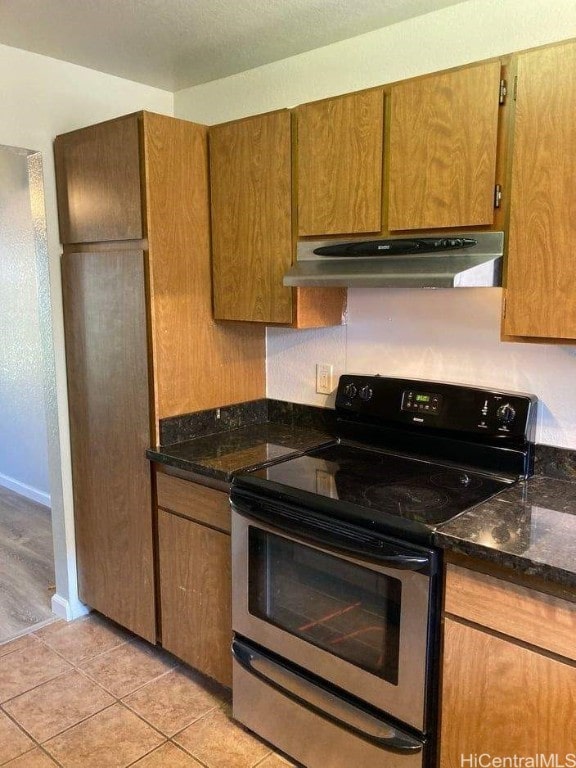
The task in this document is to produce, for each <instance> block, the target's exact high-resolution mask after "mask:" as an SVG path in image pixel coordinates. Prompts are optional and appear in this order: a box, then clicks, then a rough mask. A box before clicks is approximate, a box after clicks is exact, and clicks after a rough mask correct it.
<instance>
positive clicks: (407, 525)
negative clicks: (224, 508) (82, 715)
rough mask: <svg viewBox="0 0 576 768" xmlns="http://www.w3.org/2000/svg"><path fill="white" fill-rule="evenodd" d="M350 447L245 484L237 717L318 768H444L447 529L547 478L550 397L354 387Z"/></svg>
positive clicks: (237, 492) (237, 525) (372, 384)
mask: <svg viewBox="0 0 576 768" xmlns="http://www.w3.org/2000/svg"><path fill="white" fill-rule="evenodd" d="M336 413H337V419H338V425H339V437H338V438H337V439H335V440H334V442H333V443H332V444H329V445H324V446H322V447H320V448H318V449H315V450H312V451H309V452H308V453H306V454H305V455H303V456H299V457H297V458H291V459H288V460H285V461H282V462H280V463H278V464H275V465H273V466H270V467H268V468H266V469H262V470H258V471H255V472H253V473H248V474H245V475H240V476H238V477H236V478H235V479H234V481H233V483H232V492H231V502H232V576H233V586H232V590H233V615H232V619H233V629H234V633H235V634H234V643H233V654H234V678H233V712H234V717H236V718H237V719H238V720H239V721H240V722H242V723H244V724H245V725H247V726H248V727H249V728H251V729H252V730H253V731H255V732H256V733H258V734H260V735H261V736H262V737H264V738H265V739H267V740H268V741H270V742H271V743H272V744H274V745H275V746H276V747H278V748H280V749H282V750H283V751H285V752H286V753H287V754H289V755H291V756H292V757H293V758H294V759H296V760H298V761H299V762H301V763H303V764H304V765H306V766H307V767H308V768H356V767H357V768H424V767H426V768H430V767H431V766H434V765H435V756H436V751H437V740H436V736H437V695H438V656H439V653H438V651H439V630H440V620H439V616H440V601H441V568H440V566H441V562H440V560H441V553H440V552H439V551H437V550H435V549H434V547H433V545H432V536H433V533H434V531H435V530H436V529H437V528H438V527H440V526H442V525H443V524H444V523H446V522H447V521H448V520H451V519H453V518H454V517H455V516H457V515H459V514H461V513H463V512H465V511H466V510H468V509H470V508H471V507H473V506H474V505H476V504H479V503H480V502H482V501H484V500H486V499H487V498H489V497H490V496H492V495H493V494H495V493H498V492H499V491H500V490H502V489H504V488H506V487H507V486H509V485H510V484H512V483H515V482H517V481H518V479H519V478H520V477H524V476H527V475H530V474H531V473H532V470H533V450H534V427H535V416H536V398H535V397H534V396H532V395H526V394H519V393H510V392H498V391H493V390H484V389H479V388H475V387H465V386H460V385H453V384H444V383H439V382H431V381H420V380H407V379H393V378H386V377H381V376H352V375H347V376H342V377H341V379H340V382H339V386H338V393H337V397H336Z"/></svg>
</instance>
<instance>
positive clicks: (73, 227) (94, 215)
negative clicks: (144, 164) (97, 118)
mask: <svg viewBox="0 0 576 768" xmlns="http://www.w3.org/2000/svg"><path fill="white" fill-rule="evenodd" d="M54 155H55V162H56V182H57V189H58V218H59V220H60V240H61V242H62V243H63V244H67V243H94V242H101V241H106V240H139V239H141V238H142V237H144V232H143V224H142V199H141V189H140V140H139V120H138V115H128V116H127V117H124V118H120V119H118V120H111V121H109V122H106V123H100V124H98V125H93V126H91V127H89V128H82V129H81V130H79V131H73V132H72V133H66V134H63V135H62V136H58V137H57V138H56V141H55V143H54Z"/></svg>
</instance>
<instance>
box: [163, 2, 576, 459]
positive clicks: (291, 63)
mask: <svg viewBox="0 0 576 768" xmlns="http://www.w3.org/2000/svg"><path fill="white" fill-rule="evenodd" d="M570 37H576V2H574V0H470V1H469V2H467V3H462V4H459V5H455V6H452V7H449V8H445V9H443V10H441V11H437V12H435V13H432V14H428V15H427V16H422V17H419V18H416V19H411V20H409V21H405V22H402V23H400V24H397V25H394V26H392V27H388V28H385V29H381V30H377V31H375V32H371V33H369V34H367V35H362V36H361V37H357V38H355V39H351V40H346V41H343V42H341V43H336V44H334V45H331V46H327V47H325V48H321V49H317V50H315V51H311V52H309V53H305V54H302V55H300V56H294V57H292V58H290V59H285V60H284V61H280V62H276V63H274V64H269V65H267V66H264V67H260V68H258V69H253V70H250V71H248V72H244V73H241V74H239V75H234V76H232V77H228V78H224V79H222V80H217V81H214V82H212V83H207V84H204V85H200V86H196V87H194V88H189V89H186V90H184V91H180V92H178V93H176V94H175V114H176V115H177V116H178V117H183V118H186V119H190V120H197V121H199V122H204V123H208V124H213V123H219V122H223V121H226V120H232V119H235V118H238V117H242V116H244V115H248V114H257V113H259V112H266V111H268V110H272V109H277V108H280V107H290V106H295V105H296V104H299V103H302V102H305V101H311V100H314V99H319V98H323V97H326V96H331V95H335V94H338V93H346V92H348V91H354V90H358V89H361V88H366V87H370V86H373V85H377V84H381V83H386V82H393V81H395V80H400V79H403V78H406V77H411V76H415V75H419V74H424V73H426V72H433V71H437V70H440V69H445V68H449V67H453V66H458V65H461V64H465V63H468V62H471V61H478V60H481V59H486V58H490V57H492V56H497V55H501V54H504V53H508V52H512V51H515V50H522V49H524V48H530V47H534V46H538V45H542V44H545V43H549V42H553V41H556V40H563V39H567V38H570ZM500 299H501V291H500V289H483V290H480V291H478V290H473V289H466V290H464V289H462V290H459V291H458V290H456V291H454V290H453V291H446V290H439V291H432V292H427V291H414V290H406V289H399V290H388V289H378V290H376V289H351V290H350V291H349V311H348V326H347V327H343V328H336V329H334V328H331V329H325V330H318V331H292V330H286V329H278V328H270V329H268V332H267V357H268V395H269V397H275V398H279V399H285V400H294V401H296V402H304V403H312V404H326V403H330V402H331V398H326V397H325V396H322V395H317V394H316V393H315V391H314V390H315V382H314V373H315V363H316V362H328V363H333V364H334V366H335V371H336V373H337V374H340V373H342V372H343V371H349V372H374V373H382V374H389V375H408V376H414V377H421V378H434V377H436V378H439V379H446V380H452V381H460V382H467V383H471V384H483V385H488V386H495V387H502V388H506V387H508V388H510V389H520V390H524V391H530V392H534V393H535V394H537V395H538V396H539V398H540V399H541V401H542V407H541V409H540V416H539V426H538V434H537V439H538V441H539V442H542V443H547V444H551V445H557V446H563V447H570V448H576V387H574V386H573V381H574V380H576V359H575V356H576V348H574V347H568V346H552V345H541V344H538V345H530V344H509V343H502V342H500V340H499V324H500Z"/></svg>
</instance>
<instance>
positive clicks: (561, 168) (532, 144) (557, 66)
mask: <svg viewBox="0 0 576 768" xmlns="http://www.w3.org/2000/svg"><path fill="white" fill-rule="evenodd" d="M575 112H576V42H574V41H572V42H569V43H565V44H561V45H553V46H547V47H545V48H540V49H536V50H534V51H529V52H527V53H522V54H520V55H519V56H518V59H517V88H516V112H515V117H514V129H513V145H512V146H513V149H512V186H511V201H510V232H509V245H508V261H507V276H506V283H505V312H504V318H503V326H502V328H503V333H504V334H507V335H509V336H524V337H532V338H549V339H576V301H575V300H574V296H575V295H576V259H575V258H574V243H576V204H575V201H576V197H575V194H574V179H575V178H576V120H575V119H574V115H575Z"/></svg>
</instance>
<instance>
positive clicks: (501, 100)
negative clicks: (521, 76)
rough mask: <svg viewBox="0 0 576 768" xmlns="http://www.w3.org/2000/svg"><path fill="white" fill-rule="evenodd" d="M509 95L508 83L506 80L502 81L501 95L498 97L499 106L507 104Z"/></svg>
mask: <svg viewBox="0 0 576 768" xmlns="http://www.w3.org/2000/svg"><path fill="white" fill-rule="evenodd" d="M507 94H508V85H507V83H506V80H500V95H499V97H498V103H499V104H505V103H506V96H507Z"/></svg>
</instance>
